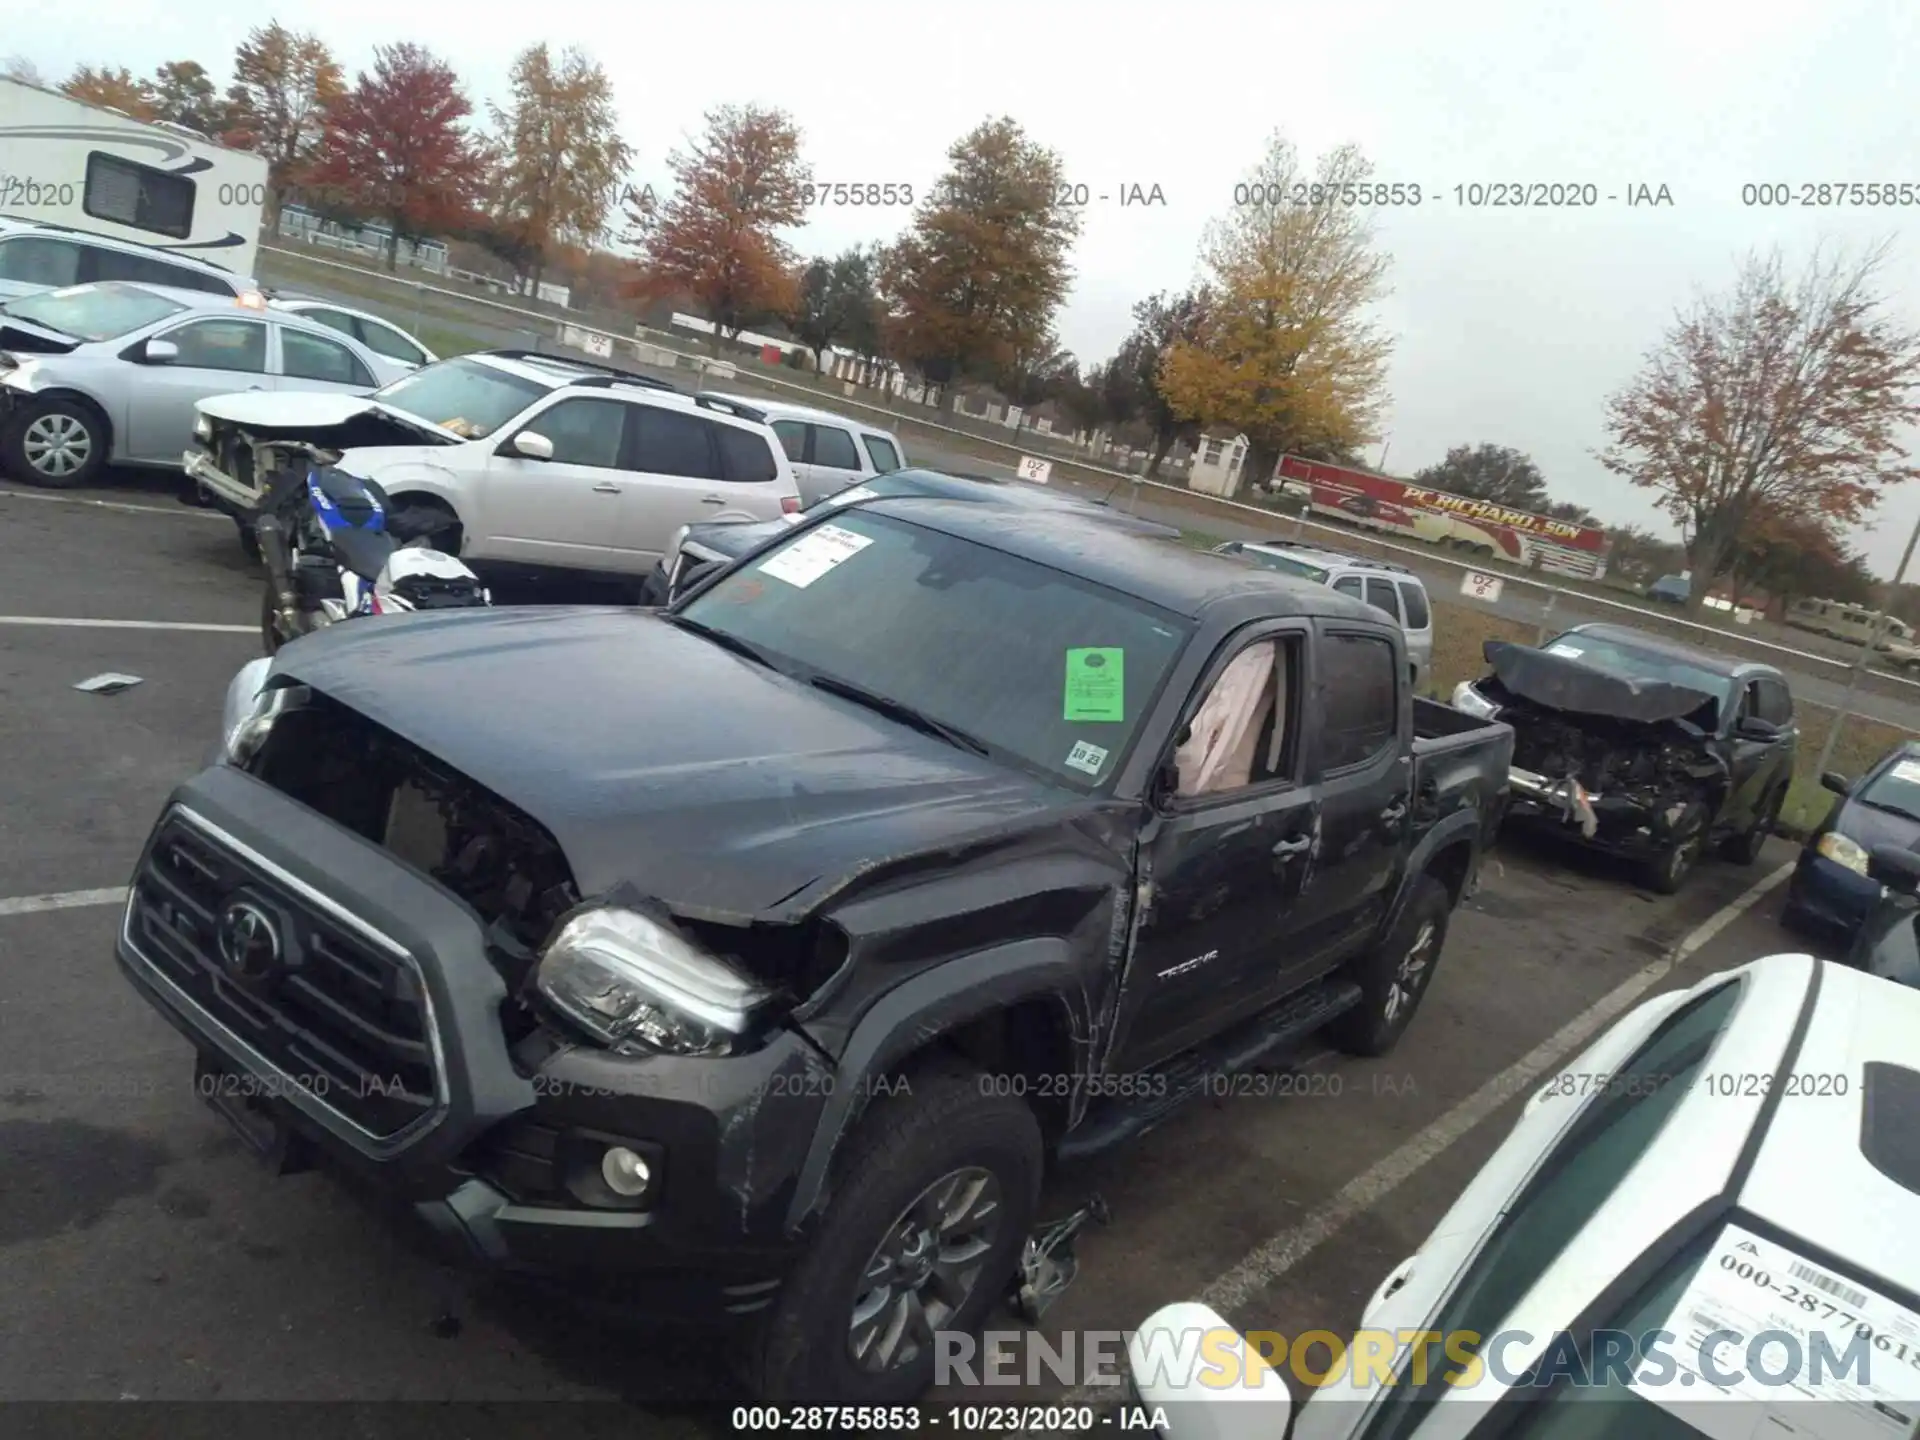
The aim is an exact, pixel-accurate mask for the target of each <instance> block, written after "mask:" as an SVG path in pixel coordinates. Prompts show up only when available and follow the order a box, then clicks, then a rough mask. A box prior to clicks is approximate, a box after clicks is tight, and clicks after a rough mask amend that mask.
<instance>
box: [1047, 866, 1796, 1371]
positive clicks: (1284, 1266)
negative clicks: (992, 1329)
mask: <svg viewBox="0 0 1920 1440" xmlns="http://www.w3.org/2000/svg"><path fill="white" fill-rule="evenodd" d="M1793 866H1794V862H1792V861H1789V862H1788V863H1787V864H1785V865H1782V866H1781V867H1780V868H1779V869H1778V870H1775V871H1774V872H1772V873H1771V874H1769V875H1767V876H1765V877H1764V878H1762V879H1761V880H1759V881H1757V882H1756V883H1755V884H1754V885H1752V886H1751V887H1750V888H1748V890H1747V891H1746V892H1745V893H1744V894H1742V895H1740V896H1739V897H1738V898H1737V899H1735V900H1733V901H1731V902H1729V903H1728V904H1726V905H1723V906H1722V907H1721V908H1720V909H1718V910H1716V911H1715V912H1714V913H1713V914H1712V915H1710V916H1708V917H1707V919H1706V920H1704V921H1702V922H1701V923H1700V924H1699V925H1698V926H1696V927H1695V928H1694V929H1693V930H1691V931H1689V932H1688V933H1687V935H1686V936H1685V937H1684V938H1683V939H1682V940H1681V941H1680V942H1679V943H1678V944H1677V945H1675V946H1674V947H1673V948H1672V949H1671V950H1669V951H1668V952H1667V953H1666V954H1665V955H1663V956H1661V958H1660V959H1658V960H1656V961H1654V962H1653V963H1652V964H1650V965H1648V966H1647V967H1646V968H1645V969H1643V970H1640V971H1639V972H1637V973H1636V974H1634V975H1632V976H1630V977H1629V978H1628V979H1626V980H1624V981H1622V982H1621V983H1620V984H1619V985H1617V986H1615V987H1614V988H1613V989H1612V990H1611V991H1609V992H1608V993H1607V994H1605V995H1603V996H1601V998H1600V999H1598V1000H1596V1001H1595V1002H1594V1003H1593V1004H1591V1005H1589V1006H1588V1007H1587V1008H1586V1009H1585V1010H1583V1011H1581V1012H1580V1014H1578V1015H1577V1016H1575V1017H1574V1018H1573V1019H1572V1020H1570V1021H1568V1022H1567V1023H1566V1024H1565V1025H1563V1026H1562V1027H1561V1028H1560V1029H1559V1030H1557V1031H1556V1032H1554V1034H1553V1035H1552V1036H1551V1037H1549V1038H1548V1039H1547V1040H1545V1041H1543V1042H1542V1043H1541V1044H1540V1045H1538V1046H1536V1047H1535V1048H1534V1049H1533V1050H1532V1051H1530V1052H1529V1053H1528V1054H1526V1055H1525V1056H1523V1057H1522V1058H1521V1059H1519V1060H1517V1061H1515V1062H1514V1063H1513V1064H1512V1065H1509V1066H1508V1067H1507V1068H1506V1069H1505V1070H1502V1071H1501V1072H1500V1073H1499V1074H1498V1075H1495V1076H1494V1077H1493V1078H1492V1079H1491V1080H1489V1081H1487V1082H1486V1084H1484V1085H1482V1086H1481V1087H1480V1088H1479V1089H1478V1090H1476V1091H1474V1092H1473V1094H1471V1095H1469V1096H1468V1097H1467V1098H1466V1099H1465V1100H1462V1101H1461V1102H1460V1103H1459V1104H1458V1105H1456V1106H1454V1107H1453V1109H1451V1110H1449V1111H1448V1112H1447V1113H1446V1114H1444V1115H1442V1116H1441V1117H1440V1118H1439V1119H1437V1120H1435V1121H1434V1122H1433V1123H1432V1124H1431V1125H1429V1126H1427V1127H1426V1129H1425V1130H1424V1131H1422V1133H1421V1134H1420V1135H1419V1136H1418V1137H1416V1138H1415V1139H1412V1140H1409V1141H1408V1142H1407V1143H1406V1144H1404V1145H1402V1146H1401V1147H1400V1148H1399V1149H1397V1150H1395V1151H1393V1152H1392V1153H1391V1154H1389V1155H1387V1156H1385V1157H1384V1158H1383V1159H1381V1160H1380V1161H1378V1162H1377V1163H1376V1164H1374V1165H1373V1166H1372V1167H1371V1168H1370V1169H1368V1170H1365V1171H1363V1172H1362V1173H1361V1174H1360V1175H1358V1176H1356V1177H1355V1178H1354V1179H1352V1180H1350V1181H1348V1182H1347V1184H1346V1185H1344V1186H1342V1187H1341V1188H1340V1189H1339V1190H1338V1191H1336V1192H1335V1193H1334V1194H1333V1195H1332V1196H1331V1197H1330V1198H1329V1199H1328V1200H1327V1201H1326V1202H1325V1203H1324V1204H1322V1205H1320V1206H1318V1207H1317V1208H1315V1209H1314V1210H1313V1211H1312V1212H1311V1213H1309V1214H1308V1215H1307V1216H1306V1217H1305V1218H1304V1219H1302V1220H1301V1221H1300V1222H1299V1223H1298V1224H1296V1225H1290V1226H1288V1227H1287V1228H1286V1229H1285V1230H1282V1231H1281V1232H1280V1233H1279V1234H1277V1235H1275V1236H1274V1237H1273V1238H1272V1239H1270V1240H1268V1241H1267V1242H1266V1243H1265V1244H1263V1245H1262V1246H1260V1248H1259V1249H1257V1250H1255V1251H1254V1252H1253V1253H1252V1254H1250V1255H1248V1256H1246V1258H1244V1259H1243V1260H1241V1261H1240V1262H1239V1263H1238V1264H1236V1265H1234V1266H1233V1268H1231V1269H1230V1270H1228V1271H1227V1272H1226V1273H1225V1274H1223V1275H1221V1276H1220V1277H1219V1278H1218V1279H1216V1280H1215V1281H1214V1282H1213V1283H1212V1284H1211V1285H1209V1286H1207V1287H1206V1289H1204V1290H1203V1291H1201V1292H1200V1296H1199V1298H1200V1300H1201V1302H1202V1303H1203V1304H1206V1305H1210V1306H1212V1307H1213V1308H1214V1309H1215V1310H1217V1311H1218V1312H1220V1314H1221V1315H1222V1316H1224V1317H1225V1318H1227V1319H1228V1320H1232V1319H1233V1318H1234V1316H1233V1312H1234V1311H1236V1310H1238V1309H1240V1308H1241V1307H1242V1306H1244V1305H1245V1304H1246V1303H1247V1302H1248V1301H1250V1300H1252V1299H1254V1298H1256V1297H1257V1296H1259V1295H1260V1294H1261V1292H1262V1291H1264V1290H1265V1289H1266V1288H1267V1287H1268V1286H1270V1285H1272V1284H1273V1282H1274V1281H1276V1280H1278V1279H1279V1278H1280V1277H1281V1276H1283V1275H1285V1274H1286V1273H1287V1272H1288V1271H1289V1270H1291V1269H1293V1268H1294V1267H1295V1266H1296V1265H1298V1264H1299V1263H1300V1262H1301V1261H1303V1260H1305V1259H1306V1258H1307V1257H1308V1256H1309V1255H1311V1254H1313V1252H1314V1251H1315V1250H1317V1249H1319V1248H1320V1246H1321V1245H1322V1244H1323V1243H1325V1241H1327V1240H1328V1239H1329V1238H1330V1237H1331V1236H1333V1235H1334V1234H1335V1233H1336V1232H1338V1231H1339V1230H1340V1229H1341V1227H1343V1226H1344V1225H1346V1224H1347V1223H1348V1222H1349V1221H1352V1220H1354V1219H1356V1218H1357V1217H1359V1216H1360V1215H1362V1214H1364V1213H1365V1212H1366V1211H1368V1210H1370V1209H1372V1208H1373V1207H1374V1206H1375V1205H1377V1204H1379V1203H1380V1202H1381V1201H1382V1200H1384V1199H1385V1198H1386V1197H1387V1196H1388V1195H1390V1194H1392V1193H1393V1191H1395V1190H1396V1189H1398V1188H1399V1187H1400V1186H1401V1185H1403V1184H1405V1183H1406V1182H1407V1181H1408V1180H1409V1179H1411V1178H1412V1177H1413V1176H1414V1175H1415V1174H1417V1173H1418V1172H1419V1171H1420V1170H1421V1168H1422V1167H1424V1166H1425V1165H1426V1164H1427V1163H1428V1162H1429V1161H1431V1160H1434V1159H1437V1158H1438V1157H1439V1156H1440V1155H1441V1154H1442V1153H1444V1152H1445V1151H1446V1150H1447V1149H1448V1148H1449V1147H1450V1146H1452V1145H1453V1144H1454V1143H1455V1142H1456V1141H1458V1140H1460V1139H1461V1138H1462V1137H1464V1136H1465V1135H1466V1134H1467V1133H1468V1132H1469V1131H1471V1130H1472V1129H1473V1128H1474V1127H1475V1126H1476V1125H1478V1124H1480V1122H1481V1121H1483V1120H1485V1119H1486V1118H1487V1117H1488V1116H1490V1115H1492V1114H1493V1113H1494V1112H1495V1111H1497V1110H1499V1108H1500V1107H1501V1106H1502V1105H1504V1104H1506V1103H1507V1102H1508V1101H1509V1100H1512V1099H1514V1098H1515V1097H1516V1096H1518V1095H1520V1094H1522V1093H1523V1092H1524V1091H1526V1090H1528V1089H1530V1088H1531V1087H1532V1086H1533V1084H1534V1082H1536V1081H1538V1080H1539V1079H1540V1078H1541V1077H1542V1076H1543V1075H1546V1074H1548V1073H1549V1072H1551V1071H1552V1070H1553V1068H1554V1067H1555V1066H1556V1065H1558V1064H1560V1063H1561V1061H1563V1060H1564V1059H1566V1058H1567V1057H1568V1056H1569V1055H1571V1054H1572V1053H1573V1052H1574V1051H1575V1050H1576V1049H1577V1048H1578V1047H1580V1046H1582V1045H1584V1044H1585V1043H1586V1042H1587V1041H1588V1039H1590V1038H1591V1037H1592V1036H1593V1035H1594V1034H1596V1033H1597V1032H1598V1031H1599V1030H1600V1029H1601V1028H1602V1027H1604V1026H1605V1025H1606V1024H1608V1022H1610V1021H1612V1020H1613V1019H1615V1018H1616V1017H1618V1016H1619V1015H1620V1014H1621V1013H1622V1012H1623V1011H1625V1010H1626V1009H1628V1008H1629V1007H1630V1006H1631V1005H1632V1004H1633V1003H1634V1002H1635V1001H1636V1000H1638V999H1640V998H1641V996H1643V995H1645V994H1646V993H1647V992H1648V991H1649V990H1651V989H1652V988H1653V987H1654V986H1655V985H1658V984H1659V983H1660V982H1661V981H1662V980H1664V979H1665V978H1666V977H1667V976H1668V975H1670V974H1671V973H1672V972H1673V971H1674V970H1675V969H1676V968H1678V967H1679V966H1681V965H1684V964H1685V963H1686V962H1687V961H1688V960H1689V959H1690V958H1692V956H1693V955H1694V954H1695V952H1697V951H1698V950H1699V949H1700V947H1701V946H1703V945H1705V944H1706V943H1707V942H1708V941H1709V940H1711V939H1713V938H1714V936H1716V935H1718V934H1719V933H1720V932H1721V931H1722V930H1725V929H1726V928H1727V926H1729V925H1731V924H1732V923H1733V922H1734V921H1735V920H1737V919H1739V918H1740V916H1742V915H1744V914H1745V913H1746V912H1747V911H1749V910H1751V909H1752V908H1753V907H1754V906H1755V905H1756V904H1758V903H1759V902H1760V901H1761V899H1763V898H1764V897H1765V896H1766V894H1767V892H1768V891H1769V890H1772V889H1773V888H1774V887H1775V886H1777V885H1779V884H1780V883H1781V882H1782V881H1783V880H1785V879H1786V878H1787V877H1788V876H1789V875H1791V874H1792V873H1793ZM1316 1058H1317V1057H1316ZM1165 1298H1166V1302H1167V1303H1169V1304H1171V1303H1172V1302H1174V1301H1176V1300H1180V1299H1184V1298H1187V1297H1184V1296H1181V1295H1168V1296H1166V1297H1165ZM1145 1318H1146V1317H1145V1316H1139V1317H1137V1320H1144V1319H1145ZM1137 1320H1136V1323H1137ZM1114 1398H1115V1391H1114V1390H1113V1388H1112V1387H1111V1386H1104V1385H1081V1386H1077V1387H1076V1388H1074V1389H1073V1390H1071V1391H1069V1392H1068V1393H1067V1394H1065V1395H1062V1396H1061V1397H1060V1399H1059V1400H1058V1401H1049V1402H1048V1403H1049V1404H1050V1405H1051V1404H1060V1405H1069V1406H1071V1405H1093V1404H1100V1403H1102V1402H1105V1401H1110V1400H1112V1399H1114Z"/></svg>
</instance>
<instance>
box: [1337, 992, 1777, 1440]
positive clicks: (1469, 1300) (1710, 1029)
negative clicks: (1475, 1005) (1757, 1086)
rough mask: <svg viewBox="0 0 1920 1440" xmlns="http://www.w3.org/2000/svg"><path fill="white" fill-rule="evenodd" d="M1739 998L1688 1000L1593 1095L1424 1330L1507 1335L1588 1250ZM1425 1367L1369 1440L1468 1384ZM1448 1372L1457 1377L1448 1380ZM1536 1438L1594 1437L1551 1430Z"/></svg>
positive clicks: (1396, 1389)
mask: <svg viewBox="0 0 1920 1440" xmlns="http://www.w3.org/2000/svg"><path fill="white" fill-rule="evenodd" d="M1739 995H1740V982H1739V981H1737V980H1735V981H1730V982H1727V983H1725V984H1722V985H1719V986H1716V987H1715V988H1714V989H1712V990H1710V991H1708V992H1707V993H1706V994H1705V995H1702V996H1699V997H1697V998H1695V999H1693V1000H1690V1001H1688V1002H1687V1003H1686V1004H1685V1005H1683V1006H1681V1007H1680V1009H1678V1010H1676V1011H1675V1012H1674V1013H1673V1014H1672V1015H1671V1016H1669V1017H1668V1018H1667V1019H1666V1020H1665V1021H1664V1022H1663V1023H1662V1024H1661V1026H1660V1028H1659V1029H1658V1030H1656V1031H1655V1032H1654V1033H1653V1035H1652V1036H1651V1037H1650V1038H1649V1039H1648V1040H1647V1042H1646V1043H1645V1044H1644V1045H1643V1046H1642V1047H1641V1048H1640V1050H1639V1052H1638V1053H1637V1054H1635V1055H1634V1056H1633V1057H1632V1058H1631V1059H1629V1060H1628V1061H1627V1062H1626V1063H1625V1064H1623V1065H1622V1066H1621V1067H1620V1068H1619V1069H1618V1070H1617V1071H1616V1072H1614V1074H1613V1075H1612V1076H1611V1077H1610V1079H1609V1082H1608V1086H1607V1088H1605V1089H1601V1090H1596V1091H1595V1092H1594V1096H1593V1098H1592V1099H1591V1100H1589V1101H1588V1102H1587V1103H1586V1106H1585V1108H1584V1109H1583V1110H1582V1111H1581V1113H1580V1114H1579V1115H1578V1116H1577V1117H1576V1118H1575V1119H1574V1121H1573V1122H1572V1123H1571V1124H1570V1125H1569V1126H1568V1128H1567V1131H1566V1133H1565V1134H1564V1135H1563V1136H1562V1138H1561V1139H1560V1140H1559V1141H1558V1142H1557V1144H1556V1145H1555V1147H1554V1149H1553V1151H1552V1152H1551V1153H1549V1154H1548V1156H1547V1158H1546V1159H1545V1160H1544V1161H1543V1162H1542V1163H1541V1165H1540V1167H1539V1168H1538V1169H1537V1170H1536V1171H1535V1172H1534V1175H1533V1177H1532V1179H1531V1180H1529V1182H1528V1183H1527V1186H1526V1188H1525V1189H1524V1190H1522V1191H1521V1193H1520V1194H1519V1195H1518V1196H1517V1197H1515V1198H1514V1199H1513V1200H1512V1201H1511V1202H1510V1203H1509V1204H1508V1206H1507V1208H1506V1210H1505V1212H1504V1213H1503V1214H1502V1216H1501V1218H1500V1220H1499V1222H1498V1223H1497V1225H1496V1227H1495V1229H1494V1230H1493V1232H1492V1233H1491V1234H1490V1235H1488V1236H1487V1237H1486V1239H1485V1240H1484V1241H1483V1243H1482V1244H1481V1246H1480V1249H1479V1251H1478V1252H1477V1253H1476V1254H1475V1255H1474V1257H1473V1261H1472V1263H1471V1264H1470V1265H1469V1266H1468V1267H1467V1269H1466V1270H1465V1271H1464V1272H1463V1273H1462V1274H1461V1275H1460V1277H1459V1278H1458V1279H1457V1280H1456V1281H1455V1283H1454V1286H1453V1289H1452V1291H1451V1292H1450V1293H1449V1294H1448V1295H1447V1298H1446V1299H1445V1300H1443V1301H1442V1302H1441V1304H1440V1307H1439V1309H1438V1311H1437V1312H1436V1313H1435V1314H1434V1315H1433V1316H1431V1317H1430V1319H1429V1321H1428V1323H1426V1324H1425V1325H1423V1326H1421V1329H1422V1330H1427V1331H1435V1332H1438V1333H1440V1334H1443V1335H1448V1336H1456V1335H1459V1334H1461V1333H1462V1332H1471V1333H1472V1334H1474V1335H1476V1336H1479V1337H1481V1338H1482V1339H1486V1338H1489V1337H1492V1336H1495V1335H1498V1334H1500V1333H1501V1331H1502V1329H1503V1327H1504V1326H1505V1323H1506V1321H1507V1318H1508V1316H1510V1315H1511V1314H1512V1313H1513V1311H1514V1309H1515V1307H1516V1306H1518V1305H1519V1304H1520V1302H1521V1301H1523V1300H1524V1299H1526V1297H1527V1295H1528V1293H1529V1292H1530V1291H1532V1289H1533V1288H1534V1286H1535V1285H1536V1284H1538V1283H1539V1281H1540V1280H1541V1278H1542V1277H1543V1276H1544V1275H1545V1274H1546V1273H1547V1272H1548V1271H1549V1270H1551V1269H1552V1268H1553V1267H1554V1266H1555V1265H1556V1264H1557V1263H1558V1262H1559V1261H1560V1259H1561V1257H1562V1256H1563V1255H1564V1254H1565V1253H1566V1251H1567V1250H1568V1248H1569V1247H1571V1246H1574V1245H1578V1244H1580V1243H1581V1241H1582V1237H1583V1232H1585V1231H1586V1229H1587V1227H1588V1224H1589V1222H1591V1221H1592V1220H1593V1219H1594V1217H1595V1216H1596V1215H1597V1214H1598V1213H1599V1212H1600V1210H1601V1208H1602V1207H1603V1206H1604V1205H1605V1204H1606V1202H1607V1201H1608V1200H1609V1199H1610V1198H1612V1196H1613V1194H1614V1192H1615V1191H1616V1190H1618V1189H1619V1187H1620V1185H1621V1184H1622V1183H1623V1182H1624V1181H1625V1180H1626V1178H1627V1177H1628V1175H1630V1174H1631V1173H1632V1172H1633V1170H1634V1168H1635V1166H1637V1165H1638V1164H1639V1163H1640V1161H1641V1160H1642V1158H1643V1157H1645V1155H1646V1154H1647V1152H1648V1151H1649V1150H1651V1149H1652V1148H1653V1147H1654V1145H1655V1144H1656V1143H1657V1142H1658V1140H1659V1137H1660V1132H1661V1130H1662V1129H1663V1128H1664V1127H1665V1125H1666V1122H1667V1118H1668V1117H1669V1116H1670V1115H1672V1114H1673V1112H1674V1110H1675V1109H1676V1108H1677V1107H1678V1106H1679V1105H1680V1104H1681V1102H1682V1101H1683V1100H1684V1099H1685V1097H1686V1095H1687V1093H1688V1092H1689V1091H1690V1090H1691V1089H1692V1085H1693V1079H1694V1077H1695V1076H1696V1075H1697V1074H1699V1072H1700V1071H1701V1069H1702V1067H1703V1066H1704V1065H1705V1064H1706V1062H1707V1059H1708V1057H1709V1056H1710V1055H1711V1054H1712V1053H1713V1049H1714V1046H1715V1045H1716V1044H1717V1042H1718V1041H1719V1039H1720V1036H1721V1035H1722V1034H1723V1033H1725V1031H1726V1028H1727V1024H1728V1022H1729V1021H1730V1020H1731V1019H1732V1016H1733V1012H1734V1008H1735V1006H1736V1004H1737V1002H1738V999H1739ZM1615 1085H1617V1086H1618V1087H1619V1088H1618V1089H1615V1088H1613V1087H1614V1086H1615ZM1457 1358H1458V1357H1450V1360H1457ZM1423 1368H1425V1370H1426V1374H1425V1375H1424V1376H1423V1375H1421V1374H1419V1373H1418V1371H1416V1372H1415V1373H1414V1374H1413V1375H1412V1376H1410V1377H1403V1379H1410V1381H1411V1383H1397V1384H1395V1385H1393V1386H1392V1387H1391V1388H1388V1389H1386V1390H1385V1391H1384V1393H1383V1394H1382V1396H1381V1400H1380V1406H1379V1408H1378V1409H1377V1410H1376V1411H1375V1412H1374V1416H1373V1419H1372V1422H1371V1423H1370V1424H1369V1425H1368V1427H1367V1430H1366V1432H1365V1440H1406V1437H1409V1436H1411V1435H1412V1434H1413V1433H1414V1432H1415V1431H1416V1430H1417V1429H1418V1428H1419V1426H1420V1423H1421V1421H1422V1420H1423V1419H1425V1418H1426V1416H1427V1415H1429V1414H1430V1413H1431V1412H1432V1407H1433V1406H1434V1405H1435V1404H1437V1403H1439V1401H1440V1399H1441V1397H1442V1396H1443V1395H1444V1394H1446V1393H1448V1392H1450V1391H1453V1390H1455V1389H1457V1388H1458V1386H1459V1385H1460V1383H1461V1382H1460V1380H1459V1378H1458V1376H1459V1375H1460V1374H1461V1373H1463V1372H1461V1371H1459V1370H1458V1369H1455V1368H1451V1366H1450V1367H1442V1366H1438V1365H1434V1366H1426V1367H1423ZM1449 1374H1452V1375H1454V1376H1455V1378H1454V1379H1453V1380H1449V1379H1448V1378H1447V1376H1448V1375H1449ZM1530 1433H1534V1434H1539V1435H1553V1436H1559V1435H1561V1434H1567V1433H1570V1434H1584V1433H1586V1432H1584V1431H1577V1430H1574V1431H1560V1430H1554V1429H1552V1428H1551V1427H1549V1428H1548V1429H1547V1430H1544V1431H1536V1432H1530ZM1603 1433H1605V1434H1608V1435H1612V1434H1615V1433H1619V1434H1622V1435H1626V1434H1637V1433H1643V1432H1633V1431H1620V1432H1614V1431H1612V1430H1608V1431H1605V1432H1603ZM1644 1433H1646V1434H1649V1435H1659V1434H1661V1433H1663V1432H1658V1431H1653V1430H1649V1431H1646V1432H1644ZM1681 1433H1686V1432H1684V1431H1683V1432H1681Z"/></svg>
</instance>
